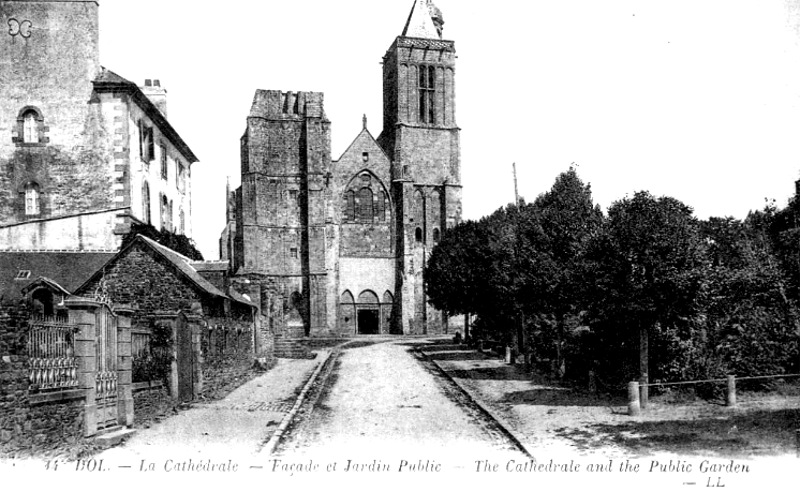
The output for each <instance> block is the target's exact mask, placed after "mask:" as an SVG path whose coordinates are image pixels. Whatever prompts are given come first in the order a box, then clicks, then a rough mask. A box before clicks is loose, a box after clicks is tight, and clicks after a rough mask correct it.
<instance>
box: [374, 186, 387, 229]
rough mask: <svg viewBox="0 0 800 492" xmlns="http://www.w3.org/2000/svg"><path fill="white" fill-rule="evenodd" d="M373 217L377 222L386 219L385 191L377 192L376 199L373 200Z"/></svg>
mask: <svg viewBox="0 0 800 492" xmlns="http://www.w3.org/2000/svg"><path fill="white" fill-rule="evenodd" d="M375 217H376V220H377V221H378V222H384V221H386V192H384V191H383V190H381V191H379V192H378V200H377V201H376V202H375Z"/></svg>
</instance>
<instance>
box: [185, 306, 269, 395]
mask: <svg viewBox="0 0 800 492" xmlns="http://www.w3.org/2000/svg"><path fill="white" fill-rule="evenodd" d="M208 325H209V326H210V327H211V329H209V330H204V333H203V334H202V337H201V350H202V354H203V366H202V367H203V390H202V392H201V394H200V397H201V398H204V399H218V398H222V397H224V396H225V395H227V394H228V393H230V392H231V391H233V390H234V389H236V388H237V387H239V386H241V385H242V384H244V383H246V382H247V381H249V380H251V379H253V378H254V377H255V376H257V375H258V374H259V373H260V371H259V370H256V369H255V368H254V362H255V354H254V352H253V324H252V323H251V322H249V321H237V320H233V319H231V318H212V319H209V320H208ZM271 364H272V362H271V361H269V360H268V361H267V365H268V366H269V365H271Z"/></svg>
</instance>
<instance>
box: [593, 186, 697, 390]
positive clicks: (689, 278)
mask: <svg viewBox="0 0 800 492" xmlns="http://www.w3.org/2000/svg"><path fill="white" fill-rule="evenodd" d="M587 258H588V259H589V260H591V263H589V264H587V268H588V269H589V270H588V272H590V273H591V275H590V277H589V278H591V281H592V282H593V283H594V286H593V287H592V292H593V294H594V295H593V302H592V305H591V313H592V317H593V318H594V322H595V324H596V325H597V327H598V328H599V329H600V330H601V331H603V330H605V331H608V330H613V331H614V332H615V333H613V334H611V336H609V333H601V338H603V337H605V339H606V340H607V341H609V340H614V339H615V338H616V339H617V341H619V342H621V343H623V344H625V345H626V346H627V348H629V347H631V346H635V345H636V343H635V338H637V337H638V339H639V343H638V348H639V373H640V379H641V381H642V382H643V383H644V384H647V383H648V382H649V374H650V352H649V347H650V335H651V334H653V333H655V334H659V333H661V332H662V327H663V328H664V329H667V330H669V329H672V328H673V327H675V326H676V325H679V324H680V323H681V322H683V321H684V320H686V319H688V318H691V317H693V316H696V315H697V314H698V309H697V308H698V306H697V303H696V300H697V298H698V295H699V293H700V289H701V287H702V275H701V269H700V268H701V267H702V266H703V264H704V249H703V243H702V241H701V236H700V234H699V230H698V224H697V221H696V220H695V219H694V217H693V216H692V209H691V208H690V207H688V206H686V205H684V204H683V203H681V202H680V201H678V200H676V199H674V198H670V197H662V198H654V197H653V196H652V195H650V194H649V193H647V192H639V193H636V194H635V195H634V196H633V197H632V198H625V199H623V200H620V201H617V202H615V203H614V204H613V205H612V206H611V207H610V209H609V211H608V220H607V221H606V224H605V227H604V229H603V231H602V233H601V234H600V235H598V236H597V237H596V238H595V239H594V240H593V241H592V245H591V246H590V251H589V253H588V255H587ZM606 348H607V349H612V350H615V352H617V353H619V349H616V348H612V347H606ZM625 348H626V347H623V348H622V353H623V354H624V352H625V351H626V350H625ZM657 355H663V354H661V353H659V354H657ZM643 393H644V396H645V398H646V392H643Z"/></svg>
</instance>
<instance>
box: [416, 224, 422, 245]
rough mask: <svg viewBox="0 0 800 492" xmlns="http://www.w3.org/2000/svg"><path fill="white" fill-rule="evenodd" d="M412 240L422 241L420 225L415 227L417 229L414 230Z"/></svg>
mask: <svg viewBox="0 0 800 492" xmlns="http://www.w3.org/2000/svg"><path fill="white" fill-rule="evenodd" d="M414 240H416V241H417V242H418V243H421V242H422V228H421V227H417V229H416V230H415V231H414Z"/></svg>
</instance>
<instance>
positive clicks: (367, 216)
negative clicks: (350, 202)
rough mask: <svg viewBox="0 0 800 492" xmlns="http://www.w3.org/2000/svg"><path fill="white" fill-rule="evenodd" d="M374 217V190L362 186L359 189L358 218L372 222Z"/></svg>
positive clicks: (360, 220) (361, 220)
mask: <svg viewBox="0 0 800 492" xmlns="http://www.w3.org/2000/svg"><path fill="white" fill-rule="evenodd" d="M372 219H373V216H372V190H370V189H369V188H361V189H360V190H358V220H359V222H372Z"/></svg>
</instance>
